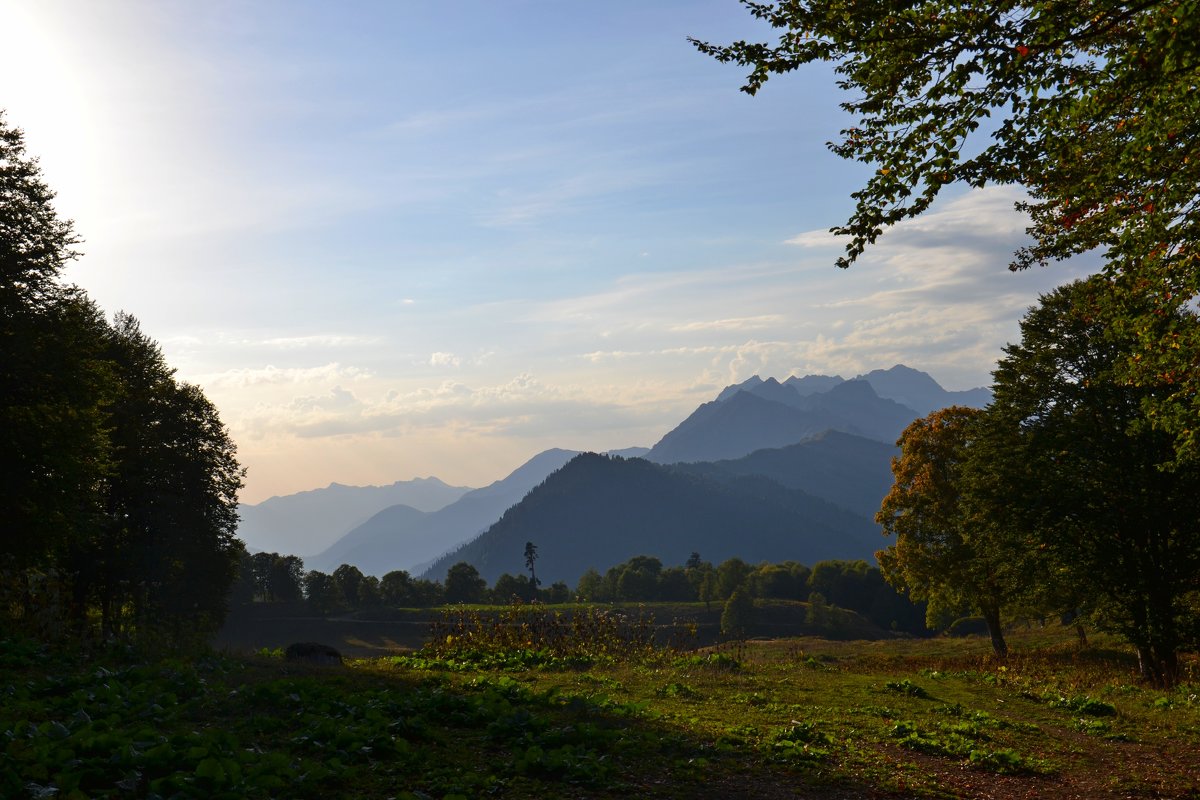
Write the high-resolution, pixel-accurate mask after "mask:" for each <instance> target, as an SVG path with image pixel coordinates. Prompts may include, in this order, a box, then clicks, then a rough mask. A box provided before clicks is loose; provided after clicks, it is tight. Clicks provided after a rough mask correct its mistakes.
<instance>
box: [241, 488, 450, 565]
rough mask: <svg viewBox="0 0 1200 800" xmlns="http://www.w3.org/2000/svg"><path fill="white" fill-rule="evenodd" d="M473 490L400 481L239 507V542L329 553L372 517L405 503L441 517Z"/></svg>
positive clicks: (285, 550) (301, 494) (275, 549)
mask: <svg viewBox="0 0 1200 800" xmlns="http://www.w3.org/2000/svg"><path fill="white" fill-rule="evenodd" d="M469 491H471V487H469V486H449V485H447V484H445V483H443V482H442V481H441V480H439V479H437V478H414V479H413V480H410V481H396V482H395V483H393V484H392V485H390V486H343V485H342V484H340V483H331V484H329V485H328V486H326V487H325V488H323V489H312V490H310V491H307V492H299V493H297V494H289V495H286V496H283V497H272V498H270V499H268V500H264V501H263V502H261V503H257V504H255V505H245V504H239V505H238V515H239V516H240V518H241V521H240V522H239V523H238V536H239V537H240V538H241V540H242V541H243V542H245V543H246V546H247V547H249V548H251V549H253V550H265V551H267V552H279V553H290V554H293V555H300V556H305V555H309V554H312V553H318V552H320V551H321V550H324V549H325V548H326V547H328V546H329V545H330V544H332V543H333V542H335V541H337V540H338V539H340V538H341V537H342V536H344V535H345V534H346V533H347V532H349V531H350V530H351V529H352V528H354V527H355V526H357V525H360V524H362V523H363V522H365V521H366V520H367V519H368V518H370V517H371V515H372V514H375V513H376V512H378V511H380V510H382V509H384V508H388V507H389V506H394V505H396V504H398V503H403V504H405V505H407V506H411V507H413V508H416V509H420V510H422V511H436V510H438V509H439V508H442V507H443V506H446V505H448V504H449V503H453V502H454V501H455V500H457V499H459V498H460V497H462V496H463V495H464V494H466V493H467V492H469Z"/></svg>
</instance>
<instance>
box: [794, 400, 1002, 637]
mask: <svg viewBox="0 0 1200 800" xmlns="http://www.w3.org/2000/svg"><path fill="white" fill-rule="evenodd" d="M983 414H984V412H983V411H980V410H978V409H974V408H965V407H961V406H952V407H950V408H945V409H942V410H941V411H935V412H933V413H932V414H930V415H928V416H926V417H923V418H921V419H918V420H916V421H914V422H913V423H912V424H911V425H909V426H908V427H907V428H905V430H904V433H903V434H901V436H900V440H899V441H898V442H897V445H898V446H899V447H900V455H899V456H897V457H896V458H893V459H892V472H893V474H894V475H895V478H896V482H895V484H894V485H893V486H892V488H891V491H889V492H888V494H887V496H886V497H885V498H884V499H883V503H882V505H881V506H880V509H879V513H878V514H876V516H875V521H876V522H878V523H879V524H880V525H881V526H883V532H884V533H885V534H888V535H893V536H895V537H896V541H895V544H893V545H891V546H890V547H888V548H887V549H886V550H881V551H880V552H879V553H877V554H876V556H877V558H878V559H879V564H880V567H881V568H882V570H883V574H884V576H885V577H886V578H887V579H888V581H890V582H891V583H892V584H893V585H895V586H897V587H900V588H903V589H905V590H906V591H907V592H908V593H909V595H910V596H911V597H912V598H913V599H915V600H925V601H928V603H929V609H928V615H929V617H930V619H929V625H930V627H941V626H940V625H936V623H937V622H939V621H940V622H948V621H949V619H939V618H940V617H943V616H945V615H947V614H948V615H949V616H950V618H951V619H952V618H953V616H956V615H958V614H961V613H963V612H974V613H979V614H982V615H983V618H984V620H985V621H986V622H987V625H988V631H989V632H990V634H991V637H992V646H993V648H994V649H995V652H996V654H997V655H1001V656H1002V655H1005V654H1006V653H1007V652H1008V646H1007V644H1006V643H1005V641H1004V633H1003V628H1002V626H1001V617H1000V615H1001V610H1002V608H1003V606H1004V605H1005V603H1006V601H1007V600H1008V596H1009V587H1010V585H1011V583H1010V581H1008V580H1006V578H1005V575H1006V573H1007V572H1008V571H1009V570H1010V569H1011V568H1012V566H1013V562H1014V561H1016V560H1017V559H1015V558H1014V554H1013V553H1012V552H1011V551H1007V550H1005V549H1003V548H1002V547H1000V546H999V543H997V542H995V541H993V540H990V539H989V538H988V537H987V536H984V535H981V533H983V532H982V531H981V530H980V529H978V528H977V527H975V526H974V525H973V523H972V520H971V519H970V517H969V515H968V513H967V505H966V502H965V498H964V488H965V482H964V480H963V471H964V468H965V465H966V463H967V460H968V459H969V458H970V455H971V454H970V449H971V446H972V442H973V440H974V436H975V434H974V429H975V425H976V423H977V422H978V420H979V418H980V417H981V416H982V415H983ZM814 577H816V573H815V571H814Z"/></svg>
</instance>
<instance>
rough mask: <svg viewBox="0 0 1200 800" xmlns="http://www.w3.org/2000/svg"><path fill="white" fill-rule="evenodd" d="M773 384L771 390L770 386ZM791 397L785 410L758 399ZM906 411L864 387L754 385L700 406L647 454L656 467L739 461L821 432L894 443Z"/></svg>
mask: <svg viewBox="0 0 1200 800" xmlns="http://www.w3.org/2000/svg"><path fill="white" fill-rule="evenodd" d="M771 384H773V386H771ZM767 386H770V388H769V389H767V390H766V392H765V393H767V394H769V395H771V396H778V395H780V393H782V392H791V393H792V395H794V397H792V398H789V402H788V404H784V403H782V402H776V401H773V400H768V399H766V398H764V397H761V396H759V394H758V392H760V391H763V387H767ZM917 416H918V415H917V413H916V412H915V411H913V410H912V409H911V408H907V407H905V406H902V405H900V404H899V403H897V402H895V401H893V400H887V399H885V398H882V397H879V395H877V394H875V391H874V390H873V389H872V388H871V385H870V384H869V383H867V382H866V381H860V380H853V381H842V382H841V383H837V384H836V385H834V386H833V387H832V388H831V389H829V390H828V391H826V392H820V393H815V394H809V395H805V396H801V395H799V394H797V393H796V392H795V391H794V390H793V389H791V388H789V387H787V386H786V385H783V384H779V383H776V382H774V380H773V379H772V381H770V382H767V381H759V382H758V383H756V384H753V385H752V386H751V388H750V389H749V390H748V391H738V392H736V393H734V394H733V395H731V396H729V398H728V399H726V400H723V401H716V400H714V401H713V402H711V403H705V404H704V405H702V406H700V407H699V408H697V409H696V410H695V411H694V412H692V414H691V416H689V417H688V418H687V419H685V420H684V421H683V422H681V423H680V424H679V425H678V426H677V427H676V428H675V429H674V430H672V431H670V432H668V433H667V435H665V436H664V437H663V438H662V439H660V440H659V442H658V443H657V444H655V445H654V447H652V448H651V449H650V452H649V453H648V454H647V455H646V458H647V459H648V460H650V461H655V462H657V463H659V464H673V463H677V462H681V461H688V462H695V461H720V460H724V459H734V458H740V457H742V456H744V455H748V454H750V453H753V452H754V451H755V450H762V449H764V448H773V447H785V446H787V445H790V444H795V443H796V442H799V441H802V440H804V439H807V438H809V437H812V436H815V435H817V434H819V433H821V432H823V431H827V430H838V431H845V432H847V433H852V434H855V435H858V436H865V437H867V438H870V439H877V440H879V441H883V442H887V443H889V444H890V443H891V442H894V441H895V440H896V439H897V438H898V437H899V435H900V432H901V431H902V430H904V428H905V426H906V425H908V423H910V422H912V421H913V420H914V419H916V417H917Z"/></svg>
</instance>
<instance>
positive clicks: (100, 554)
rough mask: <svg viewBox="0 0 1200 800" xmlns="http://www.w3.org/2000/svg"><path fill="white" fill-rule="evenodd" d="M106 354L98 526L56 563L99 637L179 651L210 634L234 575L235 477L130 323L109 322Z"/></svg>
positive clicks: (201, 404)
mask: <svg viewBox="0 0 1200 800" xmlns="http://www.w3.org/2000/svg"><path fill="white" fill-rule="evenodd" d="M105 345H106V347H105V355H106V358H107V360H108V362H109V363H110V364H111V366H112V369H113V371H114V373H115V374H116V376H117V378H118V380H119V387H120V390H119V393H118V394H117V396H116V397H115V398H114V400H113V402H112V403H111V404H110V405H109V406H108V407H107V408H106V411H107V424H108V428H109V430H108V436H109V440H110V446H111V448H112V452H113V464H112V467H111V469H110V470H109V471H108V472H107V474H106V475H105V477H104V480H103V482H102V483H101V496H102V497H101V499H102V503H103V507H102V515H103V516H102V522H101V524H100V525H99V526H98V527H97V529H96V531H95V534H94V535H93V536H92V537H91V538H89V539H86V540H85V539H82V538H77V539H76V542H75V546H74V547H73V548H71V549H70V551H69V553H68V555H67V561H66V563H68V564H70V565H71V567H72V569H73V571H74V572H75V573H76V574H77V575H78V576H79V578H78V582H77V595H78V597H79V598H80V599H81V600H87V601H90V602H94V603H95V604H96V606H97V607H98V608H99V611H100V618H101V624H102V630H103V631H105V632H107V633H113V632H118V631H120V630H122V629H123V627H124V628H126V629H127V628H128V626H130V625H132V626H133V628H132V629H131V631H132V632H135V633H137V634H138V635H142V636H147V637H152V638H154V639H155V640H161V639H162V638H163V637H167V638H168V639H173V640H178V641H184V640H189V639H192V638H194V637H196V636H197V635H200V634H204V633H207V632H211V631H213V630H215V628H216V626H217V625H218V624H219V623H220V620H221V619H222V618H223V616H224V614H225V612H226V605H225V604H226V601H227V599H228V590H229V586H230V584H231V583H232V582H233V579H234V577H235V574H236V571H237V562H238V553H239V552H240V549H241V544H240V542H238V540H237V539H236V529H237V521H238V517H237V493H238V491H239V490H240V489H241V487H242V478H243V476H244V475H245V471H244V470H243V469H242V468H241V467H240V465H239V464H238V462H237V457H236V447H235V445H234V443H233V440H232V439H231V438H230V437H229V433H228V431H227V430H226V429H225V427H224V425H223V424H222V423H221V420H220V418H219V416H218V414H217V410H216V408H215V407H214V406H213V405H212V403H210V402H209V401H208V399H207V398H206V397H205V396H204V394H203V392H201V391H200V389H199V388H198V387H195V386H192V385H190V384H187V383H180V382H178V381H176V380H175V378H174V370H173V369H171V368H170V367H169V366H168V365H167V363H166V360H165V358H164V357H163V354H162V351H161V349H160V348H159V346H158V344H157V343H156V342H154V341H153V340H152V339H151V338H150V337H149V336H147V335H145V334H144V333H142V331H141V326H140V325H139V324H138V321H137V320H136V319H135V318H134V317H132V316H130V315H128V314H118V315H117V316H116V318H115V319H114V321H113V324H112V326H111V327H110V328H109V329H108V330H107V332H106V334H105Z"/></svg>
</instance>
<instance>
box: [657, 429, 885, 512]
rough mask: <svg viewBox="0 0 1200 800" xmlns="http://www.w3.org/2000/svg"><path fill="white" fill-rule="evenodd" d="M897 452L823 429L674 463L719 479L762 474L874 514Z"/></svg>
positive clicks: (833, 501) (881, 497)
mask: <svg viewBox="0 0 1200 800" xmlns="http://www.w3.org/2000/svg"><path fill="white" fill-rule="evenodd" d="M899 453H900V450H899V448H897V447H896V446H895V445H891V444H884V443H883V442H879V441H876V440H874V439H867V438H865V437H862V436H855V435H853V434H849V433H843V432H841V431H824V432H823V433H820V434H818V435H817V436H813V437H812V438H809V439H805V440H804V441H802V442H799V443H797V444H793V445H788V446H787V447H779V448H769V449H764V450H757V451H755V452H753V453H751V454H750V455H748V456H743V457H742V458H738V459H732V460H727V461H715V462H698V463H694V464H675V465H673V467H672V468H673V469H675V470H678V471H681V472H690V473H694V474H697V475H704V476H708V477H711V478H715V479H717V480H725V479H728V478H731V477H735V476H747V475H761V476H763V477H765V478H769V479H771V480H773V481H775V482H776V483H778V484H780V485H781V486H784V487H786V488H788V489H800V490H803V491H804V492H807V493H808V494H810V495H814V496H816V497H820V498H822V499H823V500H828V501H829V502H831V503H833V504H834V505H837V506H840V507H842V508H844V509H847V510H849V511H853V512H854V513H855V514H859V515H861V516H862V517H864V518H866V519H871V518H872V517H873V516H874V515H875V512H876V511H878V510H879V504H880V502H881V501H882V500H883V497H884V495H886V494H887V492H888V489H890V488H891V486H892V481H893V477H892V470H891V460H892V457H893V456H896V455H899Z"/></svg>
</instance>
